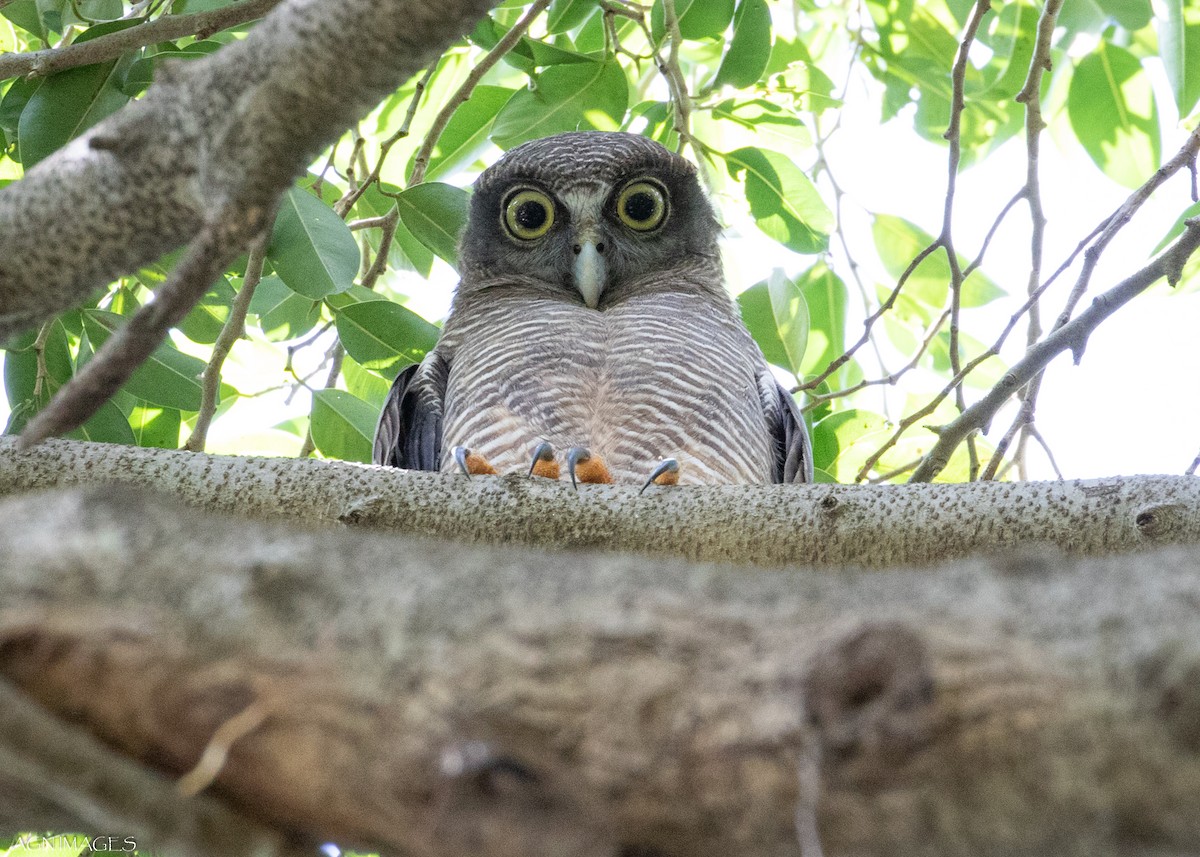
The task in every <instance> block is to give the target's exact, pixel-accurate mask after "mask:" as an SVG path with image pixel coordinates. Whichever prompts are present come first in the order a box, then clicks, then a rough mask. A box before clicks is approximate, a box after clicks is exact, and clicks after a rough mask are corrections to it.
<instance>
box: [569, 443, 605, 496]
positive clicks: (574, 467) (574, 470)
mask: <svg viewBox="0 0 1200 857" xmlns="http://www.w3.org/2000/svg"><path fill="white" fill-rule="evenodd" d="M567 473H569V474H571V486H572V487H573V488H578V487H579V485H577V484H576V482H577V481H578V482H594V483H602V484H604V485H611V484H612V481H613V478H612V474H611V473H609V472H608V468H607V467H605V466H604V462H603V461H601V460H600V456H598V455H592V453H591V452H590V451H588V450H587V449H584V448H583V447H582V446H573V447H571V448H570V449H569V450H567Z"/></svg>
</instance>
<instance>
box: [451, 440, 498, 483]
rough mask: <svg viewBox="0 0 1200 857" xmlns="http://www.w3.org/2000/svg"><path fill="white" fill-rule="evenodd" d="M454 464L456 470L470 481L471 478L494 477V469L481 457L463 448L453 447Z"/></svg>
mask: <svg viewBox="0 0 1200 857" xmlns="http://www.w3.org/2000/svg"><path fill="white" fill-rule="evenodd" d="M453 452H454V462H455V463H456V464H457V465H458V469H459V470H461V471H462V472H463V474H464V475H465V476H466V477H467V478H468V479H470V478H471V477H472V476H495V475H496V468H494V467H492V465H491V464H489V463H488V460H487V459H486V458H484V457H483V456H482V455H476V454H475V453H474V452H471V450H469V449H467V448H466V447H465V446H456V447H454V451H453Z"/></svg>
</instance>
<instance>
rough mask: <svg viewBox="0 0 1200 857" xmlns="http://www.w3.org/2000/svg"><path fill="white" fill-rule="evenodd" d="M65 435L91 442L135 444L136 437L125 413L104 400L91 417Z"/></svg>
mask: <svg viewBox="0 0 1200 857" xmlns="http://www.w3.org/2000/svg"><path fill="white" fill-rule="evenodd" d="M67 437H69V438H73V439H74V440H90V441H92V442H93V443H119V444H123V445H124V446H136V445H137V438H136V437H135V436H134V433H133V429H132V428H131V427H130V425H129V420H128V419H126V417H125V414H123V413H121V409H120V408H118V407H117V406H116V405H115V404H113V403H112V402H105V403H104V404H103V405H101V406H100V407H99V409H97V411H96V413H94V414H92V416H91V418H90V419H89V420H88V421H87V422H86V423H84V424H83V425H81V426H80V427H79V428H77V429H75V430H74V431H71V432H68V433H67Z"/></svg>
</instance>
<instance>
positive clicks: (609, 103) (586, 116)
mask: <svg viewBox="0 0 1200 857" xmlns="http://www.w3.org/2000/svg"><path fill="white" fill-rule="evenodd" d="M628 105H629V83H628V81H627V80H626V79H625V72H624V71H623V70H622V69H621V66H620V65H619V64H617V63H616V62H615V61H610V62H602V63H599V62H598V63H587V64H583V65H562V66H551V67H550V68H547V69H546V70H545V71H544V72H542V73H541V74H540V75H538V78H537V85H536V87H535V88H533V89H521V90H518V91H517V92H516V93H515V94H514V95H513V96H512V98H510V99H509V100H508V103H507V104H505V105H504V107H503V108H502V109H501V110H500V114H499V115H498V116H497V117H496V122H495V124H494V125H493V126H492V139H493V140H495V141H496V145H498V146H500V147H502V148H505V149H508V148H511V147H513V146H516V145H517V144H519V143H524V142H525V141H526V140H533V139H536V138H538V137H546V136H549V135H551V134H557V133H559V132H562V131H579V130H587V129H593V128H594V129H598V130H601V131H615V130H616V129H617V128H619V127H620V126H621V122H622V120H623V119H624V118H625V111H626V108H627V107H628Z"/></svg>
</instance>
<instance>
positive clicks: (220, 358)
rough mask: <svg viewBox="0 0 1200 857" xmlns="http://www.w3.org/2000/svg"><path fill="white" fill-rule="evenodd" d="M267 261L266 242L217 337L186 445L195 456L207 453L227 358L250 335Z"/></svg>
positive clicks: (258, 246) (253, 251)
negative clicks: (252, 308) (250, 320)
mask: <svg viewBox="0 0 1200 857" xmlns="http://www.w3.org/2000/svg"><path fill="white" fill-rule="evenodd" d="M265 261H266V244H265V242H263V241H258V242H256V243H255V245H254V246H253V247H251V248H250V256H249V258H248V259H247V260H246V276H245V278H244V279H243V280H242V289H241V291H239V292H238V293H237V296H236V297H235V298H234V299H233V306H232V308H231V309H230V311H229V318H227V319H225V325H224V326H223V327H222V328H221V333H220V334H219V335H218V336H217V341H216V342H215V343H213V349H212V355H211V356H210V357H209V359H208V365H206V366H205V367H204V376H203V378H202V379H201V384H202V398H201V400H200V412H199V414H198V415H197V416H196V425H195V427H194V428H193V429H192V434H191V436H190V437H188V439H187V443H185V444H184V445H183V448H184V449H188V450H191V451H192V452H203V451H204V445H205V443H206V442H207V440H208V427H209V425H211V424H212V419H213V415H214V414H216V412H217V399H218V398H219V396H220V392H221V369H222V367H224V365H225V358H226V357H228V356H229V352H230V350H231V349H232V348H233V344H234V343H235V342H237V341H238V340H239V339H241V338H242V336H243V335H244V334H245V332H246V313H248V312H249V311H250V301H251V299H252V298H253V297H254V290H255V289H256V288H257V287H258V283H259V280H261V279H262V272H263V263H264V262H265Z"/></svg>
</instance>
